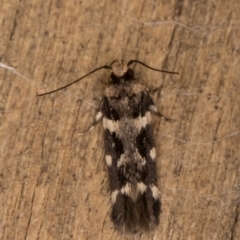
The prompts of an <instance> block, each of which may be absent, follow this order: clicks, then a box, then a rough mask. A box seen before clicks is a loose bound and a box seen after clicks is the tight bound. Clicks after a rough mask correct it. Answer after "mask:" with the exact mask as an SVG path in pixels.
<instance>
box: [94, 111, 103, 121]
mask: <svg viewBox="0 0 240 240" xmlns="http://www.w3.org/2000/svg"><path fill="white" fill-rule="evenodd" d="M102 116H103V114H102V112H98V113H97V115H96V117H95V119H96V121H99V120H100V119H101V118H102Z"/></svg>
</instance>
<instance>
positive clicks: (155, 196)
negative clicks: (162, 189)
mask: <svg viewBox="0 0 240 240" xmlns="http://www.w3.org/2000/svg"><path fill="white" fill-rule="evenodd" d="M151 190H152V195H153V198H154V199H156V200H158V199H159V191H158V188H157V187H156V186H154V185H152V186H151Z"/></svg>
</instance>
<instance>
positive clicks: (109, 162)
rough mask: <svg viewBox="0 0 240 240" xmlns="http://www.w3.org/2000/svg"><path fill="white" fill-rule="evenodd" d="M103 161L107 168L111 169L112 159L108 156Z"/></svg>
mask: <svg viewBox="0 0 240 240" xmlns="http://www.w3.org/2000/svg"><path fill="white" fill-rule="evenodd" d="M105 159H106V163H107V165H108V166H109V167H111V166H112V157H111V156H110V155H106V157H105Z"/></svg>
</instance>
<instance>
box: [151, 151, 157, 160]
mask: <svg viewBox="0 0 240 240" xmlns="http://www.w3.org/2000/svg"><path fill="white" fill-rule="evenodd" d="M150 157H151V158H152V160H155V158H156V149H155V148H152V149H151V150H150Z"/></svg>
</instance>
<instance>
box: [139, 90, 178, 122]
mask: <svg viewBox="0 0 240 240" xmlns="http://www.w3.org/2000/svg"><path fill="white" fill-rule="evenodd" d="M143 96H144V99H143V100H142V101H144V102H145V107H146V109H147V110H149V111H151V112H152V113H154V114H156V115H157V116H159V117H161V118H164V119H165V120H166V121H168V122H173V121H174V119H171V118H169V117H167V116H165V115H164V114H162V113H161V112H160V111H158V109H157V108H156V106H155V104H154V102H153V100H152V98H151V97H150V96H149V94H148V93H147V92H144V94H143Z"/></svg>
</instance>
